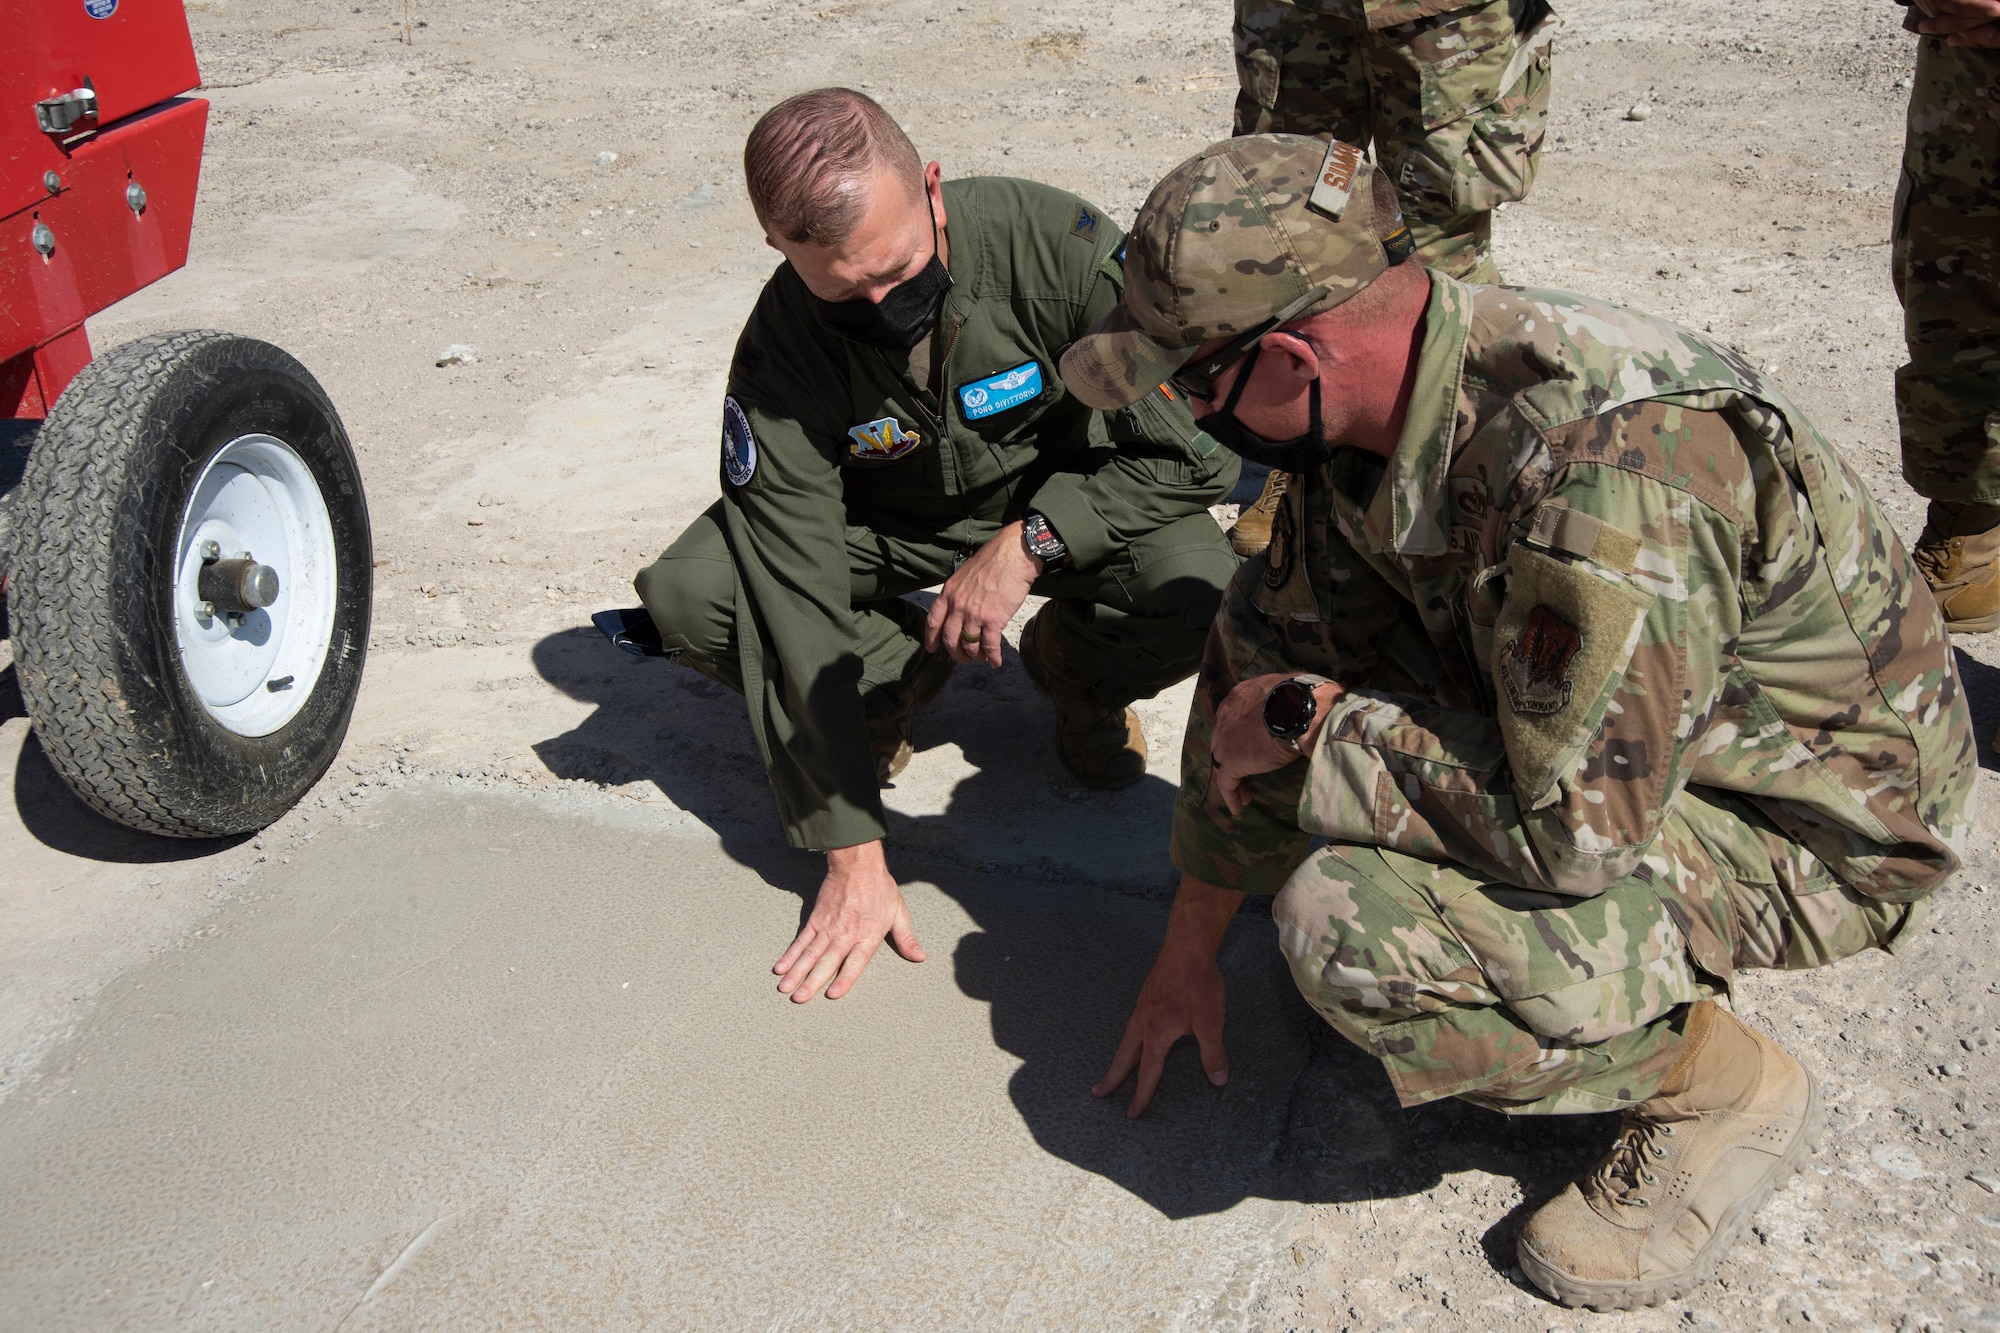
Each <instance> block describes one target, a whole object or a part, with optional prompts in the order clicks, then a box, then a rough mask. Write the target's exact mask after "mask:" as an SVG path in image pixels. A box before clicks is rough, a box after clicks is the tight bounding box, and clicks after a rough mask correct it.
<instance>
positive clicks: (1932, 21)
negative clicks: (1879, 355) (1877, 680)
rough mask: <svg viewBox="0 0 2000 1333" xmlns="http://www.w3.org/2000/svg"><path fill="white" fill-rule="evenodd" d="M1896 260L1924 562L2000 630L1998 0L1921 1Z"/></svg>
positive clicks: (1903, 411) (1901, 376) (1937, 584)
mask: <svg viewBox="0 0 2000 1333" xmlns="http://www.w3.org/2000/svg"><path fill="white" fill-rule="evenodd" d="M1905 26H1907V27H1909V28H1910V29H1911V30H1912V31H1916V32H1920V33H1924V34H1928V35H1926V36H1924V37H1923V38H1922V40H1921V41H1919V42H1918V44H1917V68H1916V79H1915V83H1914V86H1913V87H1912V88H1911V90H1910V113H1909V125H1908V131H1907V135H1906V138H1905V140H1904V146H1903V173H1902V180H1901V181H1900V182H1899V184H1898V186H1897V189H1896V223H1895V235H1894V250H1893V252H1892V253H1893V260H1892V262H1893V264H1894V272H1895V280H1896V294H1897V295H1898V296H1899V297H1901V298H1902V301H1903V331H1904V336H1905V337H1906V338H1907V339H1908V341H1909V347H1910V360H1909V364H1907V365H1905V366H1903V367H1902V369H1900V370H1898V371H1897V372H1896V412H1897V416H1898V417H1899V418H1900V420H1901V423H1902V432H1903V478H1904V480H1906V481H1908V482H1909V483H1910V485H1911V487H1912V488H1913V489H1914V490H1915V491H1916V492H1917V493H1918V494H1919V495H1922V496H1925V497H1926V498H1928V499H1929V500H1930V502H1931V503H1930V512H1929V514H1928V516H1927V521H1926V522H1925V524H1924V532H1923V536H1922V537H1921V538H1920V539H1919V540H1918V542H1917V551H1916V558H1917V564H1918V565H1919V567H1921V568H1922V569H1923V571H1924V574H1925V576H1926V577H1927V578H1928V579H1929V580H1930V583H1931V587H1932V589H1933V591H1935V592H1936V594H1937V599H1938V603H1939V605H1940V606H1941V607H1942V608H1943V610H1944V615H1945V624H1946V626H1947V627H1948V628H1949V629H1951V630H1952V631H1953V632H1954V633H1984V632H1986V631H1988V630H1993V629H2000V52H1996V51H1995V50H1993V49H1992V47H1993V46H1995V45H2000V0H1917V4H1916V5H1915V6H1913V7H1912V8H1911V10H1910V16H1909V19H1908V21H1907V23H1906V25H1905Z"/></svg>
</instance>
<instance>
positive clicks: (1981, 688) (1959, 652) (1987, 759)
mask: <svg viewBox="0 0 2000 1333" xmlns="http://www.w3.org/2000/svg"><path fill="white" fill-rule="evenodd" d="M1951 655H1952V657H1953V658H1954V659H1955V660H1956V661H1957V662H1958V678H1959V680H1960V681H1961V682H1963V684H1964V685H1965V702H1966V706H1967V707H1969V708H1970V709H1971V710H1972V736H1973V739H1974V740H1975V741H1976V742H1978V745H1979V766H1980V767H1981V768H1988V769H1992V770H1994V771H1995V772H2000V751H1995V750H1994V748H1993V741H1994V734H1993V729H1994V727H1995V726H1996V725H2000V667H1990V666H1988V665H1986V663H1984V662H1982V661H1980V660H1979V659H1978V658H1976V657H1974V656H1973V655H1972V654H1971V653H1968V652H1966V651H1965V649H1963V648H1953V649H1952V650H1951Z"/></svg>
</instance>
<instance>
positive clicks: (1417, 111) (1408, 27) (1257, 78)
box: [1235, 0, 1556, 282]
mask: <svg viewBox="0 0 2000 1333" xmlns="http://www.w3.org/2000/svg"><path fill="white" fill-rule="evenodd" d="M1555 27H1556V18H1555V16H1554V14H1553V13H1552V12H1551V11H1550V10H1549V8H1548V6H1547V4H1546V3H1544V2H1543V0H1487V3H1483V4H1471V5H1465V6H1463V7H1460V8H1457V9H1452V10H1449V11H1447V12H1445V13H1442V14H1437V15H1434V16H1432V17H1429V18H1420V19H1415V20H1412V21H1410V22H1408V23H1398V24H1394V25H1392V26H1389V27H1384V28H1375V29H1371V28H1369V26H1368V23H1367V20H1366V18H1365V17H1364V16H1363V14H1362V12H1361V3H1360V0H1236V28H1235V37H1236V77H1237V82H1238V84H1239V85H1240V90H1239V91H1238V93H1237V95H1236V133H1238V134H1264V133H1273V132H1275V133H1283V134H1312V135H1318V136H1320V137H1322V138H1324V137H1328V136H1331V137H1333V138H1337V139H1342V140H1345V141H1347V142H1349V143H1357V144H1363V145H1366V144H1368V143H1370V142H1372V143H1373V144H1374V147H1375V155H1376V159H1377V161H1379V162H1380V163H1381V164H1382V165H1383V166H1384V168H1386V169H1387V170H1388V172H1389V175H1390V179H1392V180H1393V181H1395V183H1396V189H1397V191H1398V193H1400V194H1401V196H1402V200H1403V211H1404V216H1405V217H1406V218H1407V219H1408V221H1409V223H1410V230H1411V233H1412V235H1413V236H1414V237H1415V238H1416V241H1417V257H1418V258H1419V259H1420V260H1421V261H1422V262H1424V263H1425V264H1428V265H1431V266H1432V267H1435V268H1440V269H1443V270H1444V271H1445V272H1447V273H1450V274H1451V275H1452V276H1453V277H1457V278H1464V279H1466V280H1468V281H1472V282H1498V281H1499V274H1498V273H1497V272H1496V271H1495V270H1494V268H1493V261H1492V259H1491V257H1490V255H1489V254H1488V248H1489V243H1490V241H1491V238H1492V234H1493V213H1492V210H1493V208H1494V207H1495V206H1496V205H1498V204H1503V203H1507V202H1509V201H1511V200H1515V199H1519V198H1521V197H1522V196H1524V195H1525V194H1527V192H1528V187H1529V185H1531V184H1532V183H1533V182H1534V179H1535V167H1536V165H1537V163H1538V161H1539V159H1540V156H1541V148H1542V131H1543V128H1544V125H1545V123H1546V121H1547V119H1548V110H1549V55H1550V45H1551V39H1552V38H1553V36H1554V33H1555Z"/></svg>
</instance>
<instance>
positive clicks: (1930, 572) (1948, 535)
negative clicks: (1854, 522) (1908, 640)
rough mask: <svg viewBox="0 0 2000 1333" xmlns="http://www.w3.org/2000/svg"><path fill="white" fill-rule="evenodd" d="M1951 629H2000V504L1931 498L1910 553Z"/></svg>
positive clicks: (1960, 631)
mask: <svg viewBox="0 0 2000 1333" xmlns="http://www.w3.org/2000/svg"><path fill="white" fill-rule="evenodd" d="M1912 554H1913V555H1914V557H1915V559H1916V562H1917V568H1918V569H1921V570H1922V571H1923V572H1924V581H1925V582H1926V583H1928V584H1930V585H1931V594H1932V595H1933V596H1935V597H1936V598H1937V603H1938V610H1940V611H1942V612H1944V627H1945V628H1946V629H1948V630H1950V631H1951V632H1952V633H1953V634H1985V633H1987V632H1988V631H1990V630H1996V629H2000V508H1994V507H1992V506H1990V505H1975V504H1957V503H1954V502H1953V501H1950V500H1933V501H1931V506H1930V512H1929V513H1928V514H1927V515H1926V516H1925V519H1924V531H1923V535H1921V536H1920V537H1918V538H1917V549H1916V550H1915V552H1913V553H1912Z"/></svg>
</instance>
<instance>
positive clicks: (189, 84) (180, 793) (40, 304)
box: [0, 0, 373, 837]
mask: <svg viewBox="0 0 2000 1333" xmlns="http://www.w3.org/2000/svg"><path fill="white" fill-rule="evenodd" d="M0 33H4V34H5V38H4V40H0V588H4V590H5V595H6V599H7V610H8V634H9V639H10V641H11V645H12V648H13V656H14V671H15V675H16V679H17V681H18V683H19V685H20V690H21V696H22V699H23V700H24V702H25V703H26V705H27V710H28V715H29V718H30V719H31V720H32V722H33V723H34V726H35V731H36V734H37V736H38V737H39V739H40V741H41V745H42V748H43V750H44V751H45V752H46V753H47V755H48V757H49V759H50V761H51V762H52V763H53V764H54V766H55V768H56V769H57V771H58V772H60V773H61V774H62V775H63V777H64V778H65V779H66V780H67V781H68V782H69V784H70V786H71V787H73V788H74V789H75V790H76V792H77V794H78V795H80V796H81V797H82V798H83V799H84V800H85V801H87V802H88V803H89V804H90V805H91V806H93V807H94V808H96V809H97V810H98V811H100V812H101V813H103V814H105V815H108V816H110V817H111V818H113V819H116V820H119V821H120V822H122V823H126V824H129V825H132V826H133V827H135V828H142V829H148V830H151V831H153V832H157V833H165V834H170V835H174V836H180V837H214V836H222V835H227V834H234V833H242V832H247V831H249V830H251V829H256V828H261V827H263V826H264V825H265V824H268V823H270V822H271V821H272V820H274V819H276V818H277V817H278V816H279V815H281V814H283V813H284V812H285V811H286V810H288V809H289V808H291V806H292V805H293V804H294V803H295V802H296V801H297V800H298V799H299V797H300V796H302V795H304V794H305V792H306V791H307V790H308V789H309V788H311V786H312V785H313V783H314V782H316V781H317V780H318V779H319V777H320V775H321V774H323V773H324V772H325V771H326V769H327V767H328V765H330V764H331V763H332V762H333V758H334V755H335V754H336V752H337V751H338V750H339V748H340V743H341V740H342V738H343V737H344V736H345V735H346V731H347V723H348V719H349V717H350V716H351V715H352V713H353V708H354V698H355V694H356V693H357V691H358V690H359V688H360V683H361V668H362V663H363V659H364V657H365V655H366V651H367V645H368V621H369V610H370V598H371V592H372V587H371V585H372V581H373V570H372V565H373V559H372V556H373V551H372V547H371V542H370V535H369V528H368V510H367V503H366V499H365V497H364V496H363V493H362V489H361V475H360V468H359V466H358V464H357V462H356V460H355V456H354V450H353V447H352V445H351V444H350V443H349V441H348V438H347V432H346V430H345V429H344V428H343V427H342V426H341V423H340V418H339V416H338V414H337V413H336V412H335V411H334V408H333V404H332V403H331V402H330V401H329V400H328V398H327V396H326V394H325V392H324V391H323V390H322V389H321V388H320V386H319V384H318V382H317V381H316V380H314V379H313V377H312V375H311V374H310V373H308V372H307V370H306V369H305V367H304V366H302V365H300V364H299V363H298V362H297V361H295V360H294V359H292V357H290V356H288V355H287V354H286V353H284V352H283V351H281V350H279V349H278V348H276V347H273V346H271V345H270V344H268V343H263V342H258V341H256V340H255V339H250V338H243V337H238V336H236V335H233V334H227V333H217V332H212V331H198V332H182V333H164V334H155V335H152V336H150V337H146V338H141V339H138V340H137V341H135V342H131V343H127V344H125V345H123V346H121V347H117V348H114V349H112V350H111V351H109V352H108V353H105V354H104V355H102V356H98V357H96V358H95V359H93V357H92V354H91V348H90V342H89V338H88V336H87V335H86V333H85V331H84V321H85V319H87V318H88V317H89V316H91V315H94V314H96V313H98V312H99V311H101V310H103V309H105V308H106V307H108V306H110V305H112V304H113V303H115V302H117V301H119V300H121V299H123V298H124V297H126V296H129V295H131V294H132V293H133V292H135V291H137V290H138V289H139V288H141V287H144V286H145V285H146V284H148V283H150V282H154V281H156V280H158V279H159V278H162V277H164V276H166V275H167V274H169V273H171V272H173V271H174V270H175V269H177V268H179V267H181V266H182V265H183V264H185V263H186V262H187V253H188V235H189V232H190V230H191V228H192V225H193V221H194V202H195V185H196V181H197V179H198V178H199V176H200V171H201V150H202V136H203V133H204V131H205V129H206V126H207V121H208V103H207V102H206V101H204V100H202V99H201V98H197V97H188V96H185V94H186V93H188V92H190V91H192V90H194V89H196V88H198V87H199V85H200V82H201V76H200V74H199V72H198V71H197V68H196V65H195V55H194V42H193V40H192V37H191V36H190V34H189V31H188V24H187V15H186V13H185V12H184V11H183V10H182V8H181V0H0Z"/></svg>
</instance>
